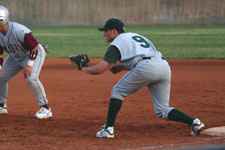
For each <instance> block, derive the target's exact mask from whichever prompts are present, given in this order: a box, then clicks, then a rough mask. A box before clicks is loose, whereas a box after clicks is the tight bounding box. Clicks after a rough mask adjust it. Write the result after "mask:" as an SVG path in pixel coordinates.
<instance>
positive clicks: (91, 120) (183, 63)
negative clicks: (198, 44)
mask: <svg viewBox="0 0 225 150" xmlns="http://www.w3.org/2000/svg"><path fill="white" fill-rule="evenodd" d="M99 61H100V59H91V65H94V64H96V63H98V62H99ZM169 63H170V65H171V69H172V89H171V102H170V103H171V106H173V107H176V108H177V109H180V110H181V111H183V112H185V113H187V114H189V115H191V116H193V117H198V118H199V119H201V120H202V121H203V122H204V123H205V125H206V126H207V127H215V126H223V125H224V124H225V117H224V113H225V110H224V107H225V94H224V93H225V69H224V68H225V60H169ZM124 73H125V72H123V73H120V74H117V75H113V74H111V73H110V72H109V71H106V72H105V73H104V74H102V75H88V74H85V73H83V72H81V71H78V70H76V69H74V65H73V64H72V63H70V61H69V60H68V59H54V58H48V59H46V61H45V65H44V66H43V69H42V72H41V75H40V79H41V81H42V83H43V84H44V86H45V90H46V93H47V97H48V100H49V106H50V107H51V108H52V111H53V118H52V119H49V120H37V119H34V118H33V115H34V114H35V112H36V111H37V110H38V109H39V107H38V105H37V102H36V100H35V98H34V96H33V94H32V92H31V90H30V89H29V86H28V85H27V83H26V81H25V80H24V79H23V72H20V73H19V74H18V75H17V76H16V77H14V78H13V79H12V80H10V81H9V93H8V102H7V105H8V111H9V114H8V115H5V116H0V117H1V119H0V133H1V134H0V142H1V144H0V149H4V150H5V149H10V150H18V149H32V150H34V149H49V150H53V149H54V150H55V149H60V150H62V149H65V150H72V149H82V150H97V149H110V150H111V149H119V150H139V149H149V150H151V149H154V150H156V149H165V148H171V147H186V146H193V145H204V144H221V143H224V138H222V137H210V136H205V135H200V136H196V137H192V136H190V129H189V127H188V126H187V125H185V124H182V123H177V122H169V121H164V120H161V119H159V118H157V117H156V116H155V114H154V112H153V107H152V101H151V97H150V95H149V93H148V90H147V88H143V89H141V90H140V91H138V92H136V93H135V94H133V95H131V96H129V97H127V98H126V99H125V102H124V103H123V107H122V109H121V111H120V113H119V115H118V118H117V120H116V125H115V139H97V138H95V134H96V132H97V131H98V130H99V129H100V127H101V125H103V124H104V123H105V120H106V114H107V109H108V102H109V96H110V92H111V89H112V87H113V86H114V85H115V84H116V83H117V81H118V80H119V79H120V78H121V77H122V76H123V75H124Z"/></svg>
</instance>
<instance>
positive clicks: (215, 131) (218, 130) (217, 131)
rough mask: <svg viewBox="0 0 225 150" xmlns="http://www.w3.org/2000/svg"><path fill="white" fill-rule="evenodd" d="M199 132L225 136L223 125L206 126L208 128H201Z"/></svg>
mask: <svg viewBox="0 0 225 150" xmlns="http://www.w3.org/2000/svg"><path fill="white" fill-rule="evenodd" d="M200 134H204V135H210V136H223V137H225V126H221V127H213V128H208V129H205V130H202V131H201V132H200Z"/></svg>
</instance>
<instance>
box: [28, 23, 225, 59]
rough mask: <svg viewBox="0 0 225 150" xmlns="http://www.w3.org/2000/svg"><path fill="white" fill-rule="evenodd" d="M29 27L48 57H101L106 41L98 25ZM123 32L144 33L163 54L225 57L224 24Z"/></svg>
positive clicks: (136, 29)
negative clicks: (46, 51) (46, 46)
mask: <svg viewBox="0 0 225 150" xmlns="http://www.w3.org/2000/svg"><path fill="white" fill-rule="evenodd" d="M32 31H33V34H34V36H35V37H36V38H37V39H38V40H39V41H40V42H41V43H43V44H47V45H48V49H49V50H50V52H48V53H47V57H68V56H70V55H73V54H81V53H87V54H88V55H90V57H103V56H104V54H105V52H106V49H107V47H108V44H109V43H106V42H105V39H104V36H103V32H99V31H98V30H97V27H47V28H32ZM126 32H136V33H139V34H142V35H144V36H146V37H147V38H149V39H150V40H151V41H152V42H153V44H154V45H155V46H156V48H157V50H158V51H160V52H161V53H162V54H163V55H164V56H165V57H166V58H170V59H192V58H193V59H204V58H209V59H224V58H225V26H216V25H210V26H128V27H126Z"/></svg>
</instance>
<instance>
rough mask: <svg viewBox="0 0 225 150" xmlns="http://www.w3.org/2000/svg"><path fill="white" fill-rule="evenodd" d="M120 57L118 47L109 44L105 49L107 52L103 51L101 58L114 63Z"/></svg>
mask: <svg viewBox="0 0 225 150" xmlns="http://www.w3.org/2000/svg"><path fill="white" fill-rule="evenodd" d="M120 58H121V55H120V51H119V50H118V48H117V47H116V46H113V45H110V46H109V48H108V49H107V52H106V53H105V56H104V58H103V60H104V61H107V62H109V63H114V64H115V63H116V62H117V60H120Z"/></svg>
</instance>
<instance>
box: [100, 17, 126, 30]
mask: <svg viewBox="0 0 225 150" xmlns="http://www.w3.org/2000/svg"><path fill="white" fill-rule="evenodd" d="M109 29H116V30H117V31H123V30H124V29H125V28H124V23H123V22H122V21H121V20H120V19H117V18H110V19H108V20H107V21H106V23H105V25H104V27H101V28H98V30H99V31H106V30H109Z"/></svg>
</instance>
